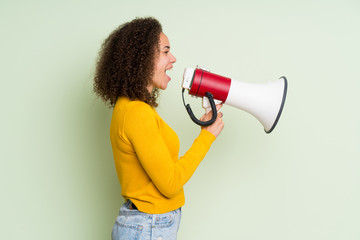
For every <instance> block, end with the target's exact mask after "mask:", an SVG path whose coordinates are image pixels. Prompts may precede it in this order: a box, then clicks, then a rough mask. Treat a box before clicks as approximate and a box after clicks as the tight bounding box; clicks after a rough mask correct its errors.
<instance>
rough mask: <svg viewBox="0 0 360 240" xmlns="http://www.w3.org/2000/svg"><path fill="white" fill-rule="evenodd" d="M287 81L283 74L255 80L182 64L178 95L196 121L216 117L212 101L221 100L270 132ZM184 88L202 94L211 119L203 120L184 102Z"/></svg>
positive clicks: (190, 92) (202, 122)
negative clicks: (265, 79) (225, 75)
mask: <svg viewBox="0 0 360 240" xmlns="http://www.w3.org/2000/svg"><path fill="white" fill-rule="evenodd" d="M287 85H288V84H287V79H286V77H280V78H279V80H277V81H274V82H271V83H266V84H258V83H248V82H241V81H238V80H235V79H231V78H228V77H224V76H220V75H217V74H214V73H211V72H210V71H209V70H207V69H204V68H201V67H196V68H195V69H194V68H185V71H184V75H183V83H182V96H183V102H184V106H185V107H186V110H187V112H188V114H189V116H190V118H191V119H192V121H193V122H195V123H196V124H198V125H201V126H208V125H211V124H213V123H214V122H215V120H216V117H217V111H216V104H220V103H224V104H227V105H230V106H233V107H235V108H239V109H241V110H244V111H246V112H248V113H250V114H251V115H253V116H254V117H255V118H256V119H258V120H259V122H260V123H261V124H262V125H263V127H264V130H265V132H266V133H271V132H272V131H273V130H274V128H275V126H276V124H277V123H278V121H279V118H280V115H281V113H282V110H283V108H284V104H285V99H286V93H287ZM185 89H187V90H188V93H189V94H190V95H192V96H196V97H202V98H203V107H204V108H205V109H208V110H210V109H212V111H213V116H212V118H211V120H209V121H205V122H204V121H200V120H199V119H197V118H196V117H195V116H194V114H193V112H192V110H191V107H190V105H189V104H187V105H186V104H185V100H184V91H185Z"/></svg>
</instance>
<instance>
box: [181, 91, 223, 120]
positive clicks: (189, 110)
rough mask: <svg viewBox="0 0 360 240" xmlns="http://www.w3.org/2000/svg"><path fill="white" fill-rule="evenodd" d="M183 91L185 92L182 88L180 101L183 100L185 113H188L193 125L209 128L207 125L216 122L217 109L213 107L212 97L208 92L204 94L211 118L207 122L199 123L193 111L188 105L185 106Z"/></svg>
mask: <svg viewBox="0 0 360 240" xmlns="http://www.w3.org/2000/svg"><path fill="white" fill-rule="evenodd" d="M184 91H185V88H183V90H182V99H183V103H184V106H185V108H186V111H187V112H188V114H189V116H190V118H191V120H192V121H193V122H194V123H196V124H197V125H200V126H209V125H211V124H213V123H214V122H215V121H216V118H217V109H216V105H215V101H214V97H213V95H212V94H211V93H210V92H206V93H205V95H206V97H207V98H208V99H209V102H210V106H211V110H212V112H213V115H212V118H211V119H210V120H209V121H200V120H199V119H197V118H196V117H195V115H194V113H193V111H192V110H191V107H190V104H187V105H186V104H185V100H184Z"/></svg>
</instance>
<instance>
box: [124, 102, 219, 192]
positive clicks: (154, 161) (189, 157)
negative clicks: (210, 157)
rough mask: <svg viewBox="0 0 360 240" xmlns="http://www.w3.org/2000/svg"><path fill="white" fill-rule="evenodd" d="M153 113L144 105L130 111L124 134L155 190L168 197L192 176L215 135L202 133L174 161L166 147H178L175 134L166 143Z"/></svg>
mask: <svg viewBox="0 0 360 240" xmlns="http://www.w3.org/2000/svg"><path fill="white" fill-rule="evenodd" d="M154 114H156V113H155V112H154V110H153V109H151V108H150V107H149V106H147V105H145V104H142V105H141V106H137V107H136V108H132V109H129V110H128V112H127V114H126V117H125V121H124V122H125V124H126V126H127V127H126V129H125V134H126V136H127V137H128V139H129V141H130V142H131V144H132V145H133V147H134V150H135V152H136V154H137V156H138V159H139V161H140V162H141V165H142V166H143V168H144V169H145V171H146V173H147V174H148V175H149V177H150V179H151V180H152V181H153V183H154V184H155V186H156V187H157V189H158V190H159V191H160V192H161V193H162V194H163V195H165V196H166V197H168V198H171V197H173V196H174V195H176V194H177V193H178V192H179V191H180V190H181V189H182V187H183V186H184V184H185V183H186V182H187V181H188V180H189V179H190V177H191V176H192V175H193V173H194V172H195V170H196V168H197V167H198V165H199V164H200V162H201V160H202V159H203V158H204V157H205V155H206V153H207V151H208V150H209V148H210V146H211V144H212V142H213V141H214V140H215V136H214V135H213V134H211V133H210V132H208V131H206V130H202V131H201V132H200V135H199V136H198V137H197V138H196V139H195V141H194V143H193V145H192V146H191V148H190V149H189V150H188V151H187V152H186V154H185V155H184V156H182V157H181V158H180V159H177V158H178V154H177V153H176V154H175V155H174V153H171V152H170V151H169V147H168V145H169V144H175V145H176V144H178V139H177V136H176V134H175V135H172V136H170V134H168V135H167V137H168V139H167V142H165V141H164V137H163V136H162V134H161V129H160V128H159V120H158V119H157V118H156V117H155V116H156V115H155V116H154ZM160 124H161V123H160ZM174 158H175V159H174Z"/></svg>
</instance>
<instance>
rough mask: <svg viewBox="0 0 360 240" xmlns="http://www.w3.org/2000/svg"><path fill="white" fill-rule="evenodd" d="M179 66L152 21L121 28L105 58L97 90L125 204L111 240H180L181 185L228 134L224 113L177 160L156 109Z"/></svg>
mask: <svg viewBox="0 0 360 240" xmlns="http://www.w3.org/2000/svg"><path fill="white" fill-rule="evenodd" d="M175 62H176V58H175V57H174V55H172V53H171V52H170V43H169V40H168V38H167V36H166V35H165V34H164V33H163V32H162V27H161V25H160V23H159V22H158V21H157V20H156V19H154V18H137V19H134V20H133V21H131V22H127V23H125V24H123V25H121V26H120V27H118V28H117V29H116V30H115V31H114V32H112V33H111V34H110V36H109V37H108V38H107V39H106V40H105V41H104V43H103V46H102V49H101V51H100V54H99V60H98V63H97V68H96V74H95V83H94V91H95V93H96V94H97V95H98V96H100V97H101V98H102V99H103V100H104V101H105V102H108V103H109V104H110V106H111V107H113V108H114V109H113V116H112V120H111V126H110V138H111V144H112V149H113V155H114V160H115V167H116V171H117V174H118V178H119V181H120V184H121V193H122V196H123V197H124V199H125V203H124V205H123V206H122V207H121V209H120V213H119V216H118V217H117V219H116V222H115V224H114V227H113V231H112V239H114V240H115V239H166V240H167V239H176V234H177V231H178V227H179V223H180V217H181V207H182V206H183V205H184V203H185V197H184V190H183V186H184V184H185V183H186V182H187V181H188V180H189V179H190V177H191V176H192V174H193V173H194V171H195V170H196V168H197V166H198V165H199V164H200V162H201V161H202V159H203V158H204V157H205V154H206V153H207V151H208V150H209V148H210V146H211V144H212V142H213V141H214V140H215V138H216V137H217V136H218V135H219V134H220V132H221V131H222V129H223V126H224V124H223V121H222V119H221V116H222V114H221V113H219V114H218V118H217V120H216V121H215V123H214V124H212V125H211V126H208V127H203V128H202V129H201V131H200V134H199V136H198V137H197V138H196V139H195V141H194V143H193V145H192V146H191V148H190V149H189V150H188V151H187V152H186V154H185V155H184V156H182V157H180V158H179V156H178V154H179V146H180V145H179V139H178V137H177V135H176V133H175V132H174V131H173V130H172V129H171V128H170V127H169V126H168V125H167V124H166V123H165V122H164V121H163V120H162V119H161V117H160V116H159V115H158V113H157V112H156V110H155V108H156V107H157V105H158V104H157V102H156V100H157V96H158V90H159V89H161V90H165V89H166V88H167V85H168V83H169V81H170V80H171V78H170V77H169V76H168V75H167V74H166V71H168V70H170V69H172V68H173V64H174V63H175ZM217 107H218V109H220V107H221V106H217ZM211 114H212V113H211V112H210V113H209V114H208V115H204V116H203V117H202V120H209V119H210V118H211Z"/></svg>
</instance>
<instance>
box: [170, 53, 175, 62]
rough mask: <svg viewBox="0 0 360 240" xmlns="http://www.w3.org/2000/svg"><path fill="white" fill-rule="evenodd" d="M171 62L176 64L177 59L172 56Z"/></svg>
mask: <svg viewBox="0 0 360 240" xmlns="http://www.w3.org/2000/svg"><path fill="white" fill-rule="evenodd" d="M170 62H171V63H175V62H176V58H175V56H174V55H173V54H171V57H170Z"/></svg>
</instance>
